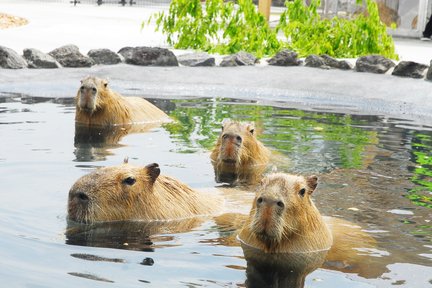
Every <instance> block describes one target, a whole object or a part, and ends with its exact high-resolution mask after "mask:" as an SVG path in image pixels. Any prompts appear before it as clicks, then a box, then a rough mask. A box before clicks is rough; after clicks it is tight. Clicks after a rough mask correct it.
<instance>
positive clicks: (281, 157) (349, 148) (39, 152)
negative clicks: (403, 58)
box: [0, 96, 432, 287]
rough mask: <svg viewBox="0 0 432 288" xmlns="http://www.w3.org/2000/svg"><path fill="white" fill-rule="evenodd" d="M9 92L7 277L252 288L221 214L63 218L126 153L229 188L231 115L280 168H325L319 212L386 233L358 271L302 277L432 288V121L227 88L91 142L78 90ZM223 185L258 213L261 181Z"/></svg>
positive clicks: (2, 108) (3, 237) (4, 183)
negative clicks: (81, 133) (78, 184)
mask: <svg viewBox="0 0 432 288" xmlns="http://www.w3.org/2000/svg"><path fill="white" fill-rule="evenodd" d="M0 101H2V103H0V135H1V138H0V139H1V140H0V143H1V144H0V147H1V149H0V183H1V189H0V191H1V196H2V197H1V201H0V247H1V248H0V259H1V260H0V268H1V269H0V279H2V286H3V285H5V286H7V287H56V286H57V287H76V286H77V285H79V286H80V287H102V286H103V287H106V286H107V285H111V286H113V287H114V286H115V287H244V283H245V281H246V261H245V260H244V258H243V251H242V249H241V248H240V247H239V246H238V243H236V241H232V239H231V238H232V236H233V231H232V230H226V229H224V228H222V227H218V226H217V225H216V223H215V221H214V220H212V219H202V220H196V221H194V222H191V223H181V224H179V225H177V224H178V223H177V224H176V223H173V224H171V225H167V224H166V223H153V224H152V225H145V224H144V223H114V224H113V223H111V224H100V225H96V226H95V227H85V226H84V227H81V226H79V227H71V226H68V224H67V221H66V204H67V194H68V190H69V188H70V186H71V185H72V184H73V183H74V182H75V180H76V179H77V178H79V177H80V176H82V175H84V174H86V173H88V172H89V171H91V170H93V169H95V167H102V166H109V165H117V164H120V163H121V162H122V161H123V159H124V158H125V157H129V161H130V162H131V163H133V164H135V165H146V164H148V163H152V162H157V163H159V165H160V166H161V170H162V173H163V174H167V175H171V176H174V177H175V178H178V179H181V180H182V181H183V182H186V183H188V184H189V185H190V186H192V187H194V188H197V189H207V190H215V192H217V191H216V190H218V191H219V190H223V189H221V188H214V187H215V185H216V184H215V182H214V175H213V170H212V166H211V163H210V160H209V154H210V153H209V151H210V149H211V147H212V145H213V144H214V142H215V140H216V137H217V135H218V133H219V131H220V123H221V121H222V120H223V119H224V118H233V119H240V120H247V121H255V122H256V125H257V129H256V130H257V131H259V132H260V133H261V136H260V139H261V140H262V141H263V142H264V143H265V145H266V146H268V147H269V148H271V149H272V151H273V153H274V154H275V155H276V157H275V158H277V159H278V161H276V166H277V169H278V170H279V171H284V172H294V173H302V174H305V175H307V174H317V175H319V179H320V180H319V181H320V185H319V188H318V190H317V192H316V195H315V202H316V204H317V206H318V207H319V209H320V211H321V213H322V214H324V215H328V216H337V217H340V218H343V219H345V220H348V221H351V222H354V223H356V224H358V225H360V226H362V227H363V229H364V230H365V231H367V232H368V233H369V234H370V235H372V236H373V237H374V238H375V239H376V240H377V246H376V247H375V248H374V249H371V250H369V251H360V252H359V253H360V254H364V256H363V257H364V261H365V263H367V265H365V266H366V267H367V268H365V269H364V270H362V271H361V272H356V273H351V272H350V271H349V269H348V270H345V271H344V272H341V271H337V270H334V269H333V270H330V269H327V268H319V269H317V270H315V271H313V272H312V273H311V274H309V275H308V276H307V277H306V280H305V283H306V284H305V287H393V286H398V287H430V286H432V222H431V221H432V184H431V178H432V160H431V159H432V158H431V157H432V132H431V130H432V129H431V127H428V126H416V125H413V124H412V123H411V122H409V121H406V120H403V119H392V118H386V117H382V116H368V115H349V114H338V113H332V112H331V111H330V112H323V111H314V110H312V111H301V110H295V109H288V108H278V107H272V106H261V105H259V103H255V102H253V101H250V102H239V101H236V100H232V99H223V98H221V99H194V100H158V101H157V102H156V104H157V105H158V106H159V107H162V108H163V109H164V110H166V111H167V113H169V114H170V116H171V117H173V118H174V119H176V122H174V123H171V124H168V125H165V126H164V127H158V128H154V129H152V130H151V131H150V132H148V133H142V134H129V135H125V136H123V137H120V140H119V141H118V142H117V141H111V142H110V143H105V144H104V143H96V144H93V145H88V144H83V143H74V134H75V128H74V110H75V109H74V105H73V100H72V99H46V98H27V97H20V96H16V97H15V96H11V97H9V98H2V99H0ZM117 136H118V135H117ZM242 189H243V190H242ZM244 190H246V191H244ZM225 195H226V196H227V197H228V199H229V201H231V202H230V203H235V204H237V205H235V206H236V209H237V212H238V211H240V212H244V213H247V212H248V210H249V208H250V206H249V205H250V204H249V203H250V201H251V199H252V198H253V193H252V192H251V190H248V189H246V188H237V189H234V190H232V191H225ZM232 206H234V205H232ZM66 235H67V236H66ZM339 270H341V269H339ZM108 283H109V284H108Z"/></svg>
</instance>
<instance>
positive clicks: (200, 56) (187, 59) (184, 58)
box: [177, 53, 215, 67]
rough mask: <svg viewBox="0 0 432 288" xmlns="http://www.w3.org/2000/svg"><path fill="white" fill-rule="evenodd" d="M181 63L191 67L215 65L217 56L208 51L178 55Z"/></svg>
mask: <svg viewBox="0 0 432 288" xmlns="http://www.w3.org/2000/svg"><path fill="white" fill-rule="evenodd" d="M177 60H178V62H179V63H180V64H182V65H184V66H190V67H198V66H215V58H214V57H213V56H210V55H209V54H207V53H191V54H184V55H180V56H177Z"/></svg>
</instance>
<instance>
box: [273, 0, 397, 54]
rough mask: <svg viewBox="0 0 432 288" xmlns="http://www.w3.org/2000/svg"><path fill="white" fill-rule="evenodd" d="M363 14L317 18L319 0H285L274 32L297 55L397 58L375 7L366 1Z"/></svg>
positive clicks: (372, 2) (318, 16)
mask: <svg viewBox="0 0 432 288" xmlns="http://www.w3.org/2000/svg"><path fill="white" fill-rule="evenodd" d="M366 3H367V14H368V16H365V15H363V14H359V15H357V16H356V17H355V18H354V19H352V20H349V19H344V18H339V17H334V18H332V19H321V17H320V15H319V14H318V12H317V8H318V7H319V5H320V0H312V2H311V4H310V5H309V6H306V5H304V4H303V0H294V1H293V2H288V1H287V2H285V5H286V7H287V9H286V10H285V11H284V12H283V13H282V15H281V17H280V21H279V24H278V25H277V27H276V29H277V31H283V33H284V34H285V36H286V37H287V39H289V42H288V47H289V48H291V49H292V50H295V51H297V52H298V53H299V55H300V56H307V55H310V54H317V55H321V54H327V55H330V56H333V57H337V58H354V57H358V56H364V55H370V54H380V55H382V56H385V57H388V58H393V59H397V58H398V56H397V54H395V48H394V43H393V39H392V37H391V36H390V35H388V34H387V30H386V29H387V28H386V26H385V25H384V24H383V23H382V22H381V20H380V18H379V14H378V6H377V4H376V3H375V2H374V1H372V0H367V1H366Z"/></svg>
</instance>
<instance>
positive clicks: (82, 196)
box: [77, 192, 89, 201]
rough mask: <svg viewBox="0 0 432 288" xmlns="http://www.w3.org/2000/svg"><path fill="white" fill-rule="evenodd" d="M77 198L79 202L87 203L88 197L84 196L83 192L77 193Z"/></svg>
mask: <svg viewBox="0 0 432 288" xmlns="http://www.w3.org/2000/svg"><path fill="white" fill-rule="evenodd" d="M77 197H78V199H79V200H81V201H88V200H89V197H88V196H87V194H85V193H84V192H79V193H78V194H77Z"/></svg>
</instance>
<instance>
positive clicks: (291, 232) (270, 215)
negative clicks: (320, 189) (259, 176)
mask: <svg viewBox="0 0 432 288" xmlns="http://www.w3.org/2000/svg"><path fill="white" fill-rule="evenodd" d="M317 179H318V178H317V177H316V176H310V177H307V178H305V177H302V176H296V175H289V174H283V173H275V174H271V175H268V176H267V177H265V178H264V179H263V181H262V185H261V186H260V187H259V190H258V191H257V193H256V197H255V199H254V201H253V204H252V209H251V212H250V215H249V217H248V219H247V220H246V222H245V224H244V226H243V228H242V229H241V231H240V233H239V239H240V240H241V242H242V243H244V244H245V245H249V246H252V247H255V248H258V249H260V250H262V251H264V252H266V253H289V252H293V253H294V252H295V253H306V252H313V251H321V250H328V249H330V247H331V246H332V243H333V238H332V233H331V231H330V229H329V228H328V226H327V225H326V224H325V222H324V220H323V218H322V217H321V214H320V213H319V211H318V209H317V208H316V207H315V205H314V203H313V202H312V199H311V194H312V193H313V191H314V190H315V188H316V187H317Z"/></svg>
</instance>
